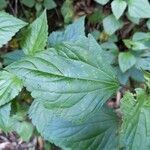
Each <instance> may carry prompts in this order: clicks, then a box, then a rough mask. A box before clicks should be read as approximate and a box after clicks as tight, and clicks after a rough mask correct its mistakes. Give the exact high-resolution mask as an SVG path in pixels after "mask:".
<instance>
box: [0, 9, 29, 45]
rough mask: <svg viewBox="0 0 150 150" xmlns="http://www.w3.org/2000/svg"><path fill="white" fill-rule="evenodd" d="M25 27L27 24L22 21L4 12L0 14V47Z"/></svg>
mask: <svg viewBox="0 0 150 150" xmlns="http://www.w3.org/2000/svg"><path fill="white" fill-rule="evenodd" d="M25 25H27V23H25V22H24V21H22V20H20V19H17V18H15V17H13V16H12V15H9V14H7V13H5V12H0V47H2V46H3V45H4V44H6V43H7V42H8V41H10V40H11V38H12V37H13V36H14V35H15V34H16V33H17V32H18V31H19V30H20V29H21V28H23V27H24V26H25Z"/></svg>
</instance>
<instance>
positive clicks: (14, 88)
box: [0, 71, 23, 106]
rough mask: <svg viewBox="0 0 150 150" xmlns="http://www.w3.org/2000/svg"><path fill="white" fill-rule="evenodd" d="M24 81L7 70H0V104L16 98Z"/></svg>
mask: <svg viewBox="0 0 150 150" xmlns="http://www.w3.org/2000/svg"><path fill="white" fill-rule="evenodd" d="M22 86H23V85H22V81H21V80H20V79H19V78H17V77H16V76H15V75H13V74H11V73H8V72H7V71H1V72H0V106H2V105H4V104H6V103H8V102H9V101H11V100H12V99H13V98H15V97H16V96H17V95H18V93H19V92H20V91H21V89H22Z"/></svg>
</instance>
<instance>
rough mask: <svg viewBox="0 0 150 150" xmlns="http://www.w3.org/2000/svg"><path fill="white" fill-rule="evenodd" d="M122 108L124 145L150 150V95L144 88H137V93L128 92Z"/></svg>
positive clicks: (125, 146) (122, 137) (122, 139)
mask: <svg viewBox="0 0 150 150" xmlns="http://www.w3.org/2000/svg"><path fill="white" fill-rule="evenodd" d="M135 97H136V98H135ZM121 110H122V112H123V124H122V127H121V145H122V147H124V148H125V149H144V150H148V149H149V146H150V140H149V139H150V119H149V117H150V95H148V94H147V93H146V92H145V91H144V90H143V89H137V90H136V94H135V95H133V94H132V93H130V92H127V93H126V94H125V95H124V97H123V99H122V100H121Z"/></svg>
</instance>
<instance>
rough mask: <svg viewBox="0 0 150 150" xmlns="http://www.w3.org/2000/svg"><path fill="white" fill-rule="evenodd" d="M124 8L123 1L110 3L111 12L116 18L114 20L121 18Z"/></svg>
mask: <svg viewBox="0 0 150 150" xmlns="http://www.w3.org/2000/svg"><path fill="white" fill-rule="evenodd" d="M126 7H127V3H126V1H124V0H114V1H113V2H112V3H111V8H112V12H113V14H114V16H115V17H116V19H119V18H120V17H121V16H122V14H123V12H124V11H125V9H126Z"/></svg>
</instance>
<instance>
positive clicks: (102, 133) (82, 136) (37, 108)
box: [29, 101, 119, 150]
mask: <svg viewBox="0 0 150 150" xmlns="http://www.w3.org/2000/svg"><path fill="white" fill-rule="evenodd" d="M29 115H30V118H31V119H32V122H33V124H34V125H35V126H36V127H37V129H38V131H39V132H40V133H41V134H42V136H44V138H45V139H46V140H49V141H50V142H52V143H54V144H55V145H57V146H59V147H61V148H62V149H78V150H85V149H91V150H94V149H106V150H112V149H117V145H118V135H117V127H118V125H119V123H118V118H117V116H116V114H115V113H114V112H113V111H112V110H110V109H108V108H103V109H100V110H99V111H98V112H97V113H94V114H93V116H92V117H91V118H89V119H87V120H86V121H84V122H81V123H78V124H76V123H72V122H69V121H67V120H65V119H62V118H60V117H57V118H56V117H53V118H51V117H50V116H51V112H50V111H49V110H48V109H46V108H45V107H43V105H42V104H41V103H40V102H37V101H34V102H33V103H32V105H31V107H30V111H29ZM39 120H40V121H39ZM108 137H109V138H108ZM112 141H113V142H112Z"/></svg>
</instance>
